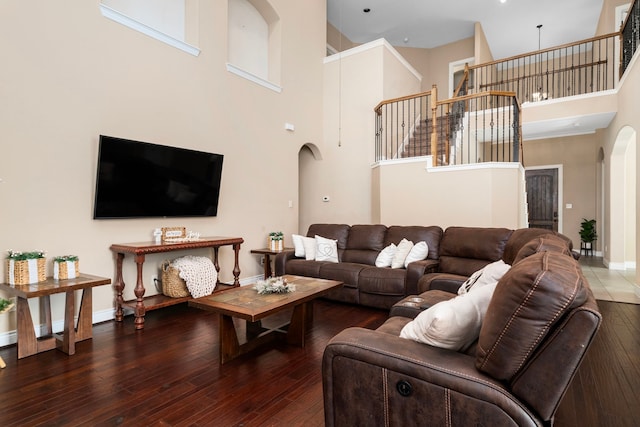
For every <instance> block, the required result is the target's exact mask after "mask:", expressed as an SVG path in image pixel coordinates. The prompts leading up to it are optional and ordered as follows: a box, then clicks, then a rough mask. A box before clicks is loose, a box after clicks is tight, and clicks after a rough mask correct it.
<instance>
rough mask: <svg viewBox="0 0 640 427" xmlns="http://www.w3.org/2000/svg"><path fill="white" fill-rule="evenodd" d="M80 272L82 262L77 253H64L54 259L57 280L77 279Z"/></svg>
mask: <svg viewBox="0 0 640 427" xmlns="http://www.w3.org/2000/svg"><path fill="white" fill-rule="evenodd" d="M79 274H80V262H79V260H78V257H77V256H75V255H64V256H59V257H56V258H54V259H53V278H54V279H55V280H64V279H75V278H76V277H78V275H79Z"/></svg>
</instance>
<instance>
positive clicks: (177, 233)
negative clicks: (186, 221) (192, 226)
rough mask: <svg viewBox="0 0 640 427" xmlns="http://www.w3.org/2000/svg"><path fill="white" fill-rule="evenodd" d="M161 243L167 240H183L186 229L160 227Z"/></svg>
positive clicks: (185, 235)
mask: <svg viewBox="0 0 640 427" xmlns="http://www.w3.org/2000/svg"><path fill="white" fill-rule="evenodd" d="M161 230H162V241H163V242H165V241H167V240H169V239H184V238H185V237H187V228H186V227H162V228H161Z"/></svg>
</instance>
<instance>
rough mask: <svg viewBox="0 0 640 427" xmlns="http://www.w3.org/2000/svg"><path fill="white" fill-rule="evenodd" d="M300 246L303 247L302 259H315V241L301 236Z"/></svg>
mask: <svg viewBox="0 0 640 427" xmlns="http://www.w3.org/2000/svg"><path fill="white" fill-rule="evenodd" d="M302 246H304V258H305V259H306V260H314V259H316V239H314V238H313V237H306V236H303V237H302Z"/></svg>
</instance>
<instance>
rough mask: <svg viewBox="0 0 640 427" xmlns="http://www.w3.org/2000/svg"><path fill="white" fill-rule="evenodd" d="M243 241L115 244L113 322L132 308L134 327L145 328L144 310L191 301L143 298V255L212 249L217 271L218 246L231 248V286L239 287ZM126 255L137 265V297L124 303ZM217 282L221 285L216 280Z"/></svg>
mask: <svg viewBox="0 0 640 427" xmlns="http://www.w3.org/2000/svg"><path fill="white" fill-rule="evenodd" d="M243 242H244V240H243V239H242V238H241V237H202V238H200V239H198V240H193V241H189V242H162V243H154V242H150V241H149V242H138V243H114V244H113V245H111V247H110V249H111V250H112V251H113V252H115V253H116V254H117V255H116V281H115V284H114V286H113V287H114V289H115V291H116V314H115V320H116V322H122V320H123V317H124V312H123V310H122V307H123V306H126V307H130V308H132V309H133V313H134V315H135V328H136V329H144V315H145V313H146V311H147V310H154V309H156V308H162V307H168V306H170V305H174V304H179V303H181V302H185V301H188V300H190V299H191V297H185V298H170V297H167V296H164V295H162V294H159V295H153V296H151V297H147V298H145V297H144V293H145V287H144V283H143V282H142V266H143V264H144V260H145V256H146V255H147V254H155V253H162V252H171V251H182V250H186V249H201V248H213V265H214V266H215V268H216V271H218V272H220V265H219V264H218V250H219V249H220V247H221V246H233V251H234V252H235V265H234V268H233V278H234V280H233V286H240V280H239V277H240V266H239V264H238V255H239V252H240V245H241V244H242V243H243ZM125 254H133V255H134V260H135V263H136V266H137V274H138V275H137V280H136V287H135V289H134V291H133V293H134V294H135V296H136V299H135V300H131V301H125V300H124V298H123V297H122V291H123V290H124V286H125V283H124V280H123V278H122V262H123V261H124V257H125ZM218 283H220V282H219V281H218Z"/></svg>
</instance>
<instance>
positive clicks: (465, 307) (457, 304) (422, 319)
mask: <svg viewBox="0 0 640 427" xmlns="http://www.w3.org/2000/svg"><path fill="white" fill-rule="evenodd" d="M497 284H498V283H497V282H494V283H491V284H487V285H485V286H482V287H472V288H471V290H470V291H469V292H467V293H465V294H463V295H458V296H456V297H455V298H452V299H450V300H447V301H443V302H439V303H437V304H435V305H434V306H432V307H430V308H428V309H426V310H425V311H423V312H422V313H420V314H419V315H418V316H416V318H415V319H414V320H413V321H412V322H409V323H407V324H406V325H405V327H404V328H402V331H401V332H400V337H401V338H406V339H410V340H413V341H418V342H421V343H424V344H429V345H432V346H435V347H441V348H447V349H450V350H455V351H460V350H465V349H466V348H467V347H469V346H470V345H471V344H473V342H474V341H475V340H477V339H478V334H479V333H480V327H481V326H482V319H483V318H484V316H485V313H486V311H487V307H488V306H489V301H490V300H491V295H492V294H493V292H494V290H495V288H496V285H497Z"/></svg>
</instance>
